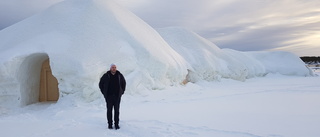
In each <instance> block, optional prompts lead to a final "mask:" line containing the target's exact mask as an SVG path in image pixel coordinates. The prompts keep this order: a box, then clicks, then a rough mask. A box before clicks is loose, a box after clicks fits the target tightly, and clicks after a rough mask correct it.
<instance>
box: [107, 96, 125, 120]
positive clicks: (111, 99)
mask: <svg viewBox="0 0 320 137" xmlns="http://www.w3.org/2000/svg"><path fill="white" fill-rule="evenodd" d="M105 99H106V102H107V119H108V124H109V125H112V122H113V121H112V109H113V108H114V124H115V125H119V114H120V112H119V109H120V101H121V97H118V96H115V95H108V96H107V97H106V98H105Z"/></svg>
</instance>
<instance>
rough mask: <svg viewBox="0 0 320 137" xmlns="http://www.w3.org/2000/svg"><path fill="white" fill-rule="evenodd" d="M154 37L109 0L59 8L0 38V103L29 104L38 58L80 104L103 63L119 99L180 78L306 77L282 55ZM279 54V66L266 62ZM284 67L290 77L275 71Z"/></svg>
mask: <svg viewBox="0 0 320 137" xmlns="http://www.w3.org/2000/svg"><path fill="white" fill-rule="evenodd" d="M159 32H160V33H161V36H160V35H159V33H158V32H157V31H156V30H154V29H153V28H152V27H150V26H149V25H148V24H146V23H145V22H144V21H142V20H141V19H140V18H138V17H137V16H135V15H134V14H132V13H131V12H130V11H128V10H126V9H124V8H122V7H121V6H119V5H117V4H116V3H114V2H113V1H111V0H66V1H63V2H61V3H59V4H57V5H55V6H53V7H50V8H49V9H47V10H45V11H44V12H42V13H40V14H37V15H35V16H33V17H31V18H28V19H26V20H24V21H22V22H19V23H17V24H15V25H13V26H11V27H9V28H6V29H4V30H2V31H1V32H0V39H1V40H0V51H1V52H0V104H5V103H7V104H16V105H17V104H19V103H21V104H22V105H26V104H30V103H34V102H37V101H38V96H39V83H40V78H39V75H40V69H41V64H42V62H43V61H44V60H46V59H50V65H51V70H52V73H53V75H54V76H55V77H56V78H57V80H58V82H59V92H60V93H61V94H60V95H61V96H64V95H68V94H75V95H74V96H75V97H80V96H82V97H85V99H86V100H88V101H92V100H94V99H96V98H98V97H101V94H100V91H99V89H98V82H99V79H100V77H101V76H102V74H103V73H104V72H106V71H107V70H108V69H109V64H111V63H115V64H117V66H118V69H119V70H120V71H121V72H122V73H123V74H124V75H125V77H126V79H127V83H128V86H127V92H126V93H137V92H142V91H149V90H153V89H164V88H165V87H166V86H172V85H178V84H180V83H181V82H182V81H183V80H185V79H186V78H187V80H186V81H192V82H195V81H199V80H208V81H211V80H220V79H221V78H231V79H236V80H240V81H244V80H245V79H247V78H251V77H256V76H263V75H265V74H267V73H270V72H271V73H274V72H279V73H281V74H286V75H307V74H309V73H308V72H307V71H306V70H304V69H306V68H304V69H303V68H302V67H301V63H300V62H302V61H301V60H300V62H299V61H298V60H296V58H297V57H295V56H294V55H290V56H288V55H289V54H288V53H284V52H281V53H277V52H264V53H261V54H260V53H248V54H247V53H243V52H239V51H234V50H230V49H219V48H218V47H217V46H216V45H214V44H213V43H211V42H210V41H208V40H206V39H204V38H202V37H200V36H199V35H197V34H195V33H193V32H190V31H186V30H184V29H177V28H171V29H170V28H167V29H160V30H159ZM164 39H165V40H166V41H165V40H164ZM167 42H168V43H169V44H170V45H169V44H168V43H167ZM283 55H284V56H286V58H282V61H281V62H271V63H269V62H268V61H272V60H274V58H272V57H275V58H276V59H278V57H282V56H283ZM263 57H267V58H263ZM291 60H292V62H289V63H290V65H291V67H290V70H287V69H288V68H287V67H278V66H279V65H282V64H283V63H287V61H291ZM280 63H281V64H280ZM302 66H304V65H302ZM186 81H185V82H186Z"/></svg>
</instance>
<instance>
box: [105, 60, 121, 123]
mask: <svg viewBox="0 0 320 137" xmlns="http://www.w3.org/2000/svg"><path fill="white" fill-rule="evenodd" d="M99 88H100V90H101V92H102V94H103V96H104V98H105V100H106V103H107V119H108V128H109V129H113V127H112V124H113V121H112V109H113V108H114V125H115V128H116V129H120V127H119V109H120V101H121V96H122V94H123V93H124V91H125V90H126V80H125V79H124V77H123V75H122V74H121V73H120V72H119V71H118V70H117V66H116V65H115V64H111V65H110V70H109V71H108V72H107V73H105V74H104V75H103V76H102V77H101V79H100V82H99Z"/></svg>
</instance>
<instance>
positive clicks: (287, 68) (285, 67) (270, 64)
mask: <svg viewBox="0 0 320 137" xmlns="http://www.w3.org/2000/svg"><path fill="white" fill-rule="evenodd" d="M246 54H247V55H249V56H252V57H254V58H256V59H257V60H259V61H260V62H261V63H262V64H263V65H264V67H265V69H266V72H267V73H279V74H283V75H296V76H310V75H313V73H312V71H310V70H309V69H308V67H306V66H305V64H304V62H303V61H302V60H301V59H300V58H299V57H298V56H296V55H294V54H293V53H290V52H284V51H273V52H267V51H255V52H247V53H246Z"/></svg>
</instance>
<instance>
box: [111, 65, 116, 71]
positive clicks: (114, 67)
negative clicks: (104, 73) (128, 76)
mask: <svg viewBox="0 0 320 137" xmlns="http://www.w3.org/2000/svg"><path fill="white" fill-rule="evenodd" d="M110 71H111V72H113V73H115V72H117V66H116V65H113V66H111V68H110Z"/></svg>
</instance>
